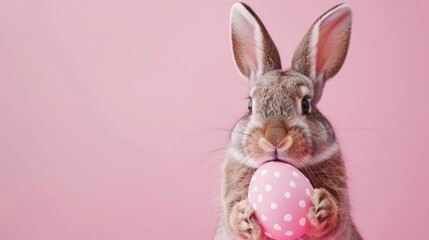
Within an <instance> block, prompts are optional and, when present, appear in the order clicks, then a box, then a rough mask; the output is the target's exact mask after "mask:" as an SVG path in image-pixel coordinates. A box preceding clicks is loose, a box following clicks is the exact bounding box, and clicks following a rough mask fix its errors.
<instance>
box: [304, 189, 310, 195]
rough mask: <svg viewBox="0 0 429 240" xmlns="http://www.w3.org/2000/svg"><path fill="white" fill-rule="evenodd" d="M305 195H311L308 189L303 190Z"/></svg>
mask: <svg viewBox="0 0 429 240" xmlns="http://www.w3.org/2000/svg"><path fill="white" fill-rule="evenodd" d="M305 194H307V196H310V194H311V192H310V189H308V188H306V189H305Z"/></svg>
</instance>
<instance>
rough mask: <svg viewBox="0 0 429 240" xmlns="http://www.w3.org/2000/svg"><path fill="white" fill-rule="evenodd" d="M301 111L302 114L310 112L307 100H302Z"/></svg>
mask: <svg viewBox="0 0 429 240" xmlns="http://www.w3.org/2000/svg"><path fill="white" fill-rule="evenodd" d="M301 109H302V113H308V112H309V111H310V103H309V102H308V100H307V98H304V99H302V101H301Z"/></svg>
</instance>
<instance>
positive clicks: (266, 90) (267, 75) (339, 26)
mask: <svg viewBox="0 0 429 240" xmlns="http://www.w3.org/2000/svg"><path fill="white" fill-rule="evenodd" d="M351 22H352V12H351V9H350V8H349V7H348V6H347V5H344V4H340V5H337V6H335V7H334V8H332V9H331V10H329V11H328V12H326V13H325V14H323V15H322V16H321V17H320V18H319V19H317V20H316V22H315V23H314V24H313V25H312V26H311V28H310V30H309V31H308V32H307V34H306V35H305V37H304V39H303V40H302V42H301V43H300V44H299V46H298V48H297V50H296V51H295V54H294V56H293V60H292V67H291V68H290V69H287V70H282V66H281V63H280V56H279V53H278V51H277V48H276V46H275V45H274V43H273V41H272V40H271V37H270V35H269V34H268V32H267V30H266V29H265V27H264V25H263V24H262V22H261V20H260V19H259V18H258V17H257V16H256V14H255V13H254V12H253V10H252V9H251V8H250V7H249V6H247V5H245V4H243V3H236V4H234V5H233V7H232V9H231V43H232V51H233V56H234V59H235V63H236V66H237V68H238V70H239V72H240V73H241V75H243V77H245V78H246V79H248V81H249V83H250V101H249V113H247V114H246V115H245V116H243V117H242V118H241V119H240V120H239V121H238V123H237V124H236V125H235V127H234V129H233V130H232V134H231V137H230V140H229V144H228V151H227V157H226V158H225V161H224V165H223V172H222V189H221V194H222V207H223V215H222V217H221V221H220V224H219V227H218V229H217V232H216V236H215V239H217V240H230V239H231V240H232V239H269V238H268V237H267V236H265V234H264V233H263V232H262V230H261V227H260V225H259V223H258V222H257V221H256V219H255V218H254V216H253V213H254V211H253V209H252V207H251V205H250V204H249V203H248V200H247V190H248V185H249V182H250V177H251V176H252V174H253V173H254V171H255V170H256V169H257V168H258V167H259V166H261V165H262V164H263V163H266V162H267V161H283V162H286V163H289V164H291V165H293V166H295V167H296V168H299V169H300V170H301V171H302V172H303V173H304V174H305V175H306V176H307V178H308V179H309V180H310V182H311V183H312V185H313V187H314V188H315V193H314V195H312V196H311V201H312V203H313V206H312V207H311V209H310V211H309V213H308V219H309V221H310V223H311V225H312V227H311V230H310V231H309V232H308V233H307V234H306V235H304V236H303V237H301V238H300V239H339V240H340V239H341V240H345V239H361V236H360V235H359V233H358V232H357V230H356V228H355V226H354V224H353V222H352V219H351V216H350V204H349V195H348V191H347V176H346V169H345V166H344V162H343V159H342V156H341V152H340V148H339V145H338V143H337V141H336V138H335V134H334V131H333V129H332V127H331V125H330V123H329V121H328V120H327V119H326V118H325V117H324V116H323V115H322V113H320V112H319V110H318V109H317V103H318V102H319V100H320V97H321V96H322V92H323V87H324V85H325V82H326V81H327V80H328V79H330V78H332V77H333V76H334V75H335V74H336V73H337V72H338V71H339V70H340V68H341V66H342V65H343V62H344V60H345V57H346V54H347V49H348V46H349V40H350V33H351Z"/></svg>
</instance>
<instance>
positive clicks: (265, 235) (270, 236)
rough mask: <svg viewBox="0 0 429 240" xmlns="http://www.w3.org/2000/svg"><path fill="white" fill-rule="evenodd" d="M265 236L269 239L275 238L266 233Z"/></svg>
mask: <svg viewBox="0 0 429 240" xmlns="http://www.w3.org/2000/svg"><path fill="white" fill-rule="evenodd" d="M265 236H267V237H269V238H273V236H272V235H271V234H269V233H267V232H265Z"/></svg>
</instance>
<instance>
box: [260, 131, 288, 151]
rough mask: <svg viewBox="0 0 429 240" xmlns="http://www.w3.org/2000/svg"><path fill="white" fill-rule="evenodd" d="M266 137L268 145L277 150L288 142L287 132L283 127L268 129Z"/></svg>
mask: <svg viewBox="0 0 429 240" xmlns="http://www.w3.org/2000/svg"><path fill="white" fill-rule="evenodd" d="M264 135H265V140H266V141H267V143H268V144H269V145H271V146H272V147H273V148H276V149H277V148H279V147H280V146H282V145H283V144H284V143H285V141H286V130H285V129H284V128H283V127H271V128H268V129H267V130H266V131H265V134H264Z"/></svg>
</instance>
